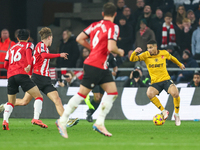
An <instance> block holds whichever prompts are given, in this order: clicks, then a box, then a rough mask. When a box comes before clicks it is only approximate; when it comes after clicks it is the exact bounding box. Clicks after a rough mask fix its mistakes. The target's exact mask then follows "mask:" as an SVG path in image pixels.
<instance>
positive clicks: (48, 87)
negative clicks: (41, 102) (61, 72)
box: [31, 73, 57, 95]
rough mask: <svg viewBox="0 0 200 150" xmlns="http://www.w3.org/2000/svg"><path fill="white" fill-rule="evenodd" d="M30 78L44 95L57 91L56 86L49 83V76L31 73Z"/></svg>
mask: <svg viewBox="0 0 200 150" xmlns="http://www.w3.org/2000/svg"><path fill="white" fill-rule="evenodd" d="M31 79H32V80H33V82H34V83H35V84H36V85H37V86H38V88H39V90H40V91H42V92H43V93H44V94H46V95H47V93H50V92H53V91H57V90H56V88H55V87H54V86H53V84H52V83H51V78H50V77H46V76H42V75H38V74H35V73H33V75H32V76H31Z"/></svg>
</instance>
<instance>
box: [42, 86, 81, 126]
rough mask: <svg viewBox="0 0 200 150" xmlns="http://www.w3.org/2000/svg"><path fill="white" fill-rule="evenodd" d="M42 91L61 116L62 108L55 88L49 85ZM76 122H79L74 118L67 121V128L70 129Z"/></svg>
mask: <svg viewBox="0 0 200 150" xmlns="http://www.w3.org/2000/svg"><path fill="white" fill-rule="evenodd" d="M42 91H43V92H44V94H46V95H47V97H49V99H50V100H52V101H53V102H54V104H55V107H56V110H57V112H58V114H59V115H60V116H62V114H63V112H64V108H63V105H62V101H61V98H60V97H59V94H58V92H57V90H56V88H54V87H53V85H52V84H50V85H47V86H46V87H45V88H43V89H42ZM78 122H79V119H78V118H75V119H74V120H68V122H67V127H72V126H74V125H76V124H77V123H78Z"/></svg>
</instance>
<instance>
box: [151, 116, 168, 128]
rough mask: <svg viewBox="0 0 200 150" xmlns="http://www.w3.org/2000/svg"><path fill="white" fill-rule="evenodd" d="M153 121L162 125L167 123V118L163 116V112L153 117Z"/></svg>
mask: <svg viewBox="0 0 200 150" xmlns="http://www.w3.org/2000/svg"><path fill="white" fill-rule="evenodd" d="M153 123H154V124H155V125H157V126H161V125H163V124H164V123H165V119H164V118H163V115H162V114H156V115H155V116H154V117H153Z"/></svg>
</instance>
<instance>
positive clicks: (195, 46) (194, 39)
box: [192, 27, 200, 55]
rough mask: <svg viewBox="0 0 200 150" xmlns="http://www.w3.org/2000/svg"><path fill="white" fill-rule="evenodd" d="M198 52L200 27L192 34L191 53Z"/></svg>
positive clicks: (199, 47) (199, 48) (199, 49)
mask: <svg viewBox="0 0 200 150" xmlns="http://www.w3.org/2000/svg"><path fill="white" fill-rule="evenodd" d="M195 54H200V27H198V28H197V29H196V30H195V31H194V32H193V34H192V55H195Z"/></svg>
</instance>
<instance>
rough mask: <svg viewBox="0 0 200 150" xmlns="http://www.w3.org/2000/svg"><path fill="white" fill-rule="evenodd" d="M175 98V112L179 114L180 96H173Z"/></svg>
mask: <svg viewBox="0 0 200 150" xmlns="http://www.w3.org/2000/svg"><path fill="white" fill-rule="evenodd" d="M173 100H174V110H175V113H176V114H178V112H179V106H180V96H179V97H177V98H173Z"/></svg>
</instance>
